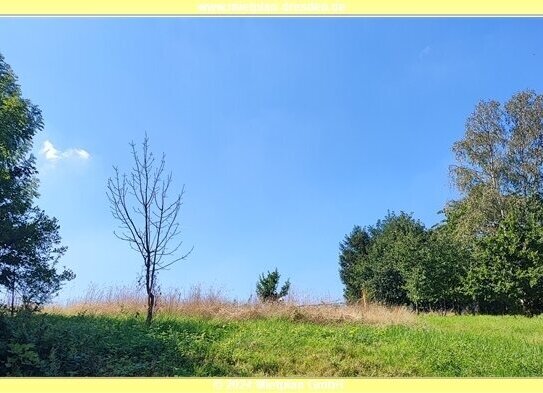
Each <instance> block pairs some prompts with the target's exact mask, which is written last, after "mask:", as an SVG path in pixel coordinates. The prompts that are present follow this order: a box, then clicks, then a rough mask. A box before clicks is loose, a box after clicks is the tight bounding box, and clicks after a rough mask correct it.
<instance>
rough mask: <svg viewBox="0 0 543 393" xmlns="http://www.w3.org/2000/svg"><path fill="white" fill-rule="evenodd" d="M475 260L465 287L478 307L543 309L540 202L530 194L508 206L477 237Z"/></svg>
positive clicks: (491, 309) (496, 310) (530, 312)
mask: <svg viewBox="0 0 543 393" xmlns="http://www.w3.org/2000/svg"><path fill="white" fill-rule="evenodd" d="M475 261H476V264H475V265H474V266H473V269H471V270H470V271H469V276H468V282H469V286H468V290H469V293H470V294H471V295H472V297H473V298H474V299H476V300H477V301H478V302H479V304H480V307H481V309H482V311H484V312H491V313H520V312H521V313H525V314H528V315H533V314H539V313H541V312H543V297H542V294H543V202H542V201H541V200H540V199H538V198H531V199H528V200H526V201H523V203H519V204H517V205H516V206H515V207H514V208H512V209H511V210H509V212H508V213H507V215H506V216H505V218H504V220H502V221H501V223H500V225H499V227H498V228H497V230H496V232H495V233H493V234H492V235H490V236H487V237H485V238H482V239H481V240H480V241H479V243H478V247H477V249H476V254H475Z"/></svg>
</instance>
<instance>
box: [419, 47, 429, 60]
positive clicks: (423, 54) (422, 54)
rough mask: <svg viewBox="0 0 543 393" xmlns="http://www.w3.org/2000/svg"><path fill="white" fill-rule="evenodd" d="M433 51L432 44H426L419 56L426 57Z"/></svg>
mask: <svg viewBox="0 0 543 393" xmlns="http://www.w3.org/2000/svg"><path fill="white" fill-rule="evenodd" d="M431 51H432V48H431V47H430V46H426V47H425V48H424V49H423V50H421V51H420V53H419V58H420V59H422V58H423V57H426V56H428V55H429V54H430V52H431Z"/></svg>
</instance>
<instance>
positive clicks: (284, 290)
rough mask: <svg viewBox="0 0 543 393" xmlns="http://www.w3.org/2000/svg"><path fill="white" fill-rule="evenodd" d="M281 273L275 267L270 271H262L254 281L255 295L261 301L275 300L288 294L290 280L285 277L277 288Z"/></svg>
mask: <svg viewBox="0 0 543 393" xmlns="http://www.w3.org/2000/svg"><path fill="white" fill-rule="evenodd" d="M280 278H281V275H280V274H279V272H278V271H277V269H275V270H274V271H272V272H267V273H266V274H264V273H262V274H261V275H260V277H259V278H258V282H257V283H256V295H257V296H258V298H259V299H260V300H261V301H263V302H276V301H278V300H281V299H282V298H284V297H285V296H287V295H288V291H289V289H290V281H289V280H288V279H287V280H286V281H285V283H284V284H283V286H282V287H281V290H279V289H278V288H279V279H280Z"/></svg>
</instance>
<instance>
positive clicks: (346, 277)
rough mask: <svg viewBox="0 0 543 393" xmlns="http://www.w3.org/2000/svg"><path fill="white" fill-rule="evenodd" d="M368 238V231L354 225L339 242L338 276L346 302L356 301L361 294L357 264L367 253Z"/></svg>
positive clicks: (359, 270) (359, 271) (359, 269)
mask: <svg viewBox="0 0 543 393" xmlns="http://www.w3.org/2000/svg"><path fill="white" fill-rule="evenodd" d="M370 240H371V239H370V235H369V234H368V232H367V231H366V230H365V229H363V228H361V227H359V226H358V225H356V226H355V227H354V228H353V230H352V231H351V233H349V234H348V235H345V239H344V240H343V241H342V242H341V243H340V244H339V253H340V254H339V277H340V279H341V281H342V282H343V285H344V289H343V296H344V297H345V300H347V301H348V302H354V301H357V300H359V299H360V298H361V296H362V290H363V288H361V286H360V279H361V278H360V274H361V273H362V272H361V267H360V266H359V264H360V261H361V258H363V257H364V256H366V255H367V253H368V249H369V246H370Z"/></svg>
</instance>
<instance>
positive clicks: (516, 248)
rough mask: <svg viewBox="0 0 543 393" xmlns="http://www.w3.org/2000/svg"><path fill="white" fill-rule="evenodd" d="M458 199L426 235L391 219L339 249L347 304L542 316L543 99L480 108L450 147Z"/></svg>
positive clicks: (407, 218) (412, 222) (522, 97)
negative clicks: (360, 302)
mask: <svg viewBox="0 0 543 393" xmlns="http://www.w3.org/2000/svg"><path fill="white" fill-rule="evenodd" d="M452 149H453V152H454V154H455V163H454V164H453V165H451V167H450V176H451V179H452V181H453V183H454V185H455V186H456V188H457V189H458V191H459V192H460V196H461V197H460V198H459V199H458V200H454V201H450V202H448V203H447V204H446V205H445V206H444V208H443V210H442V212H441V213H442V214H443V220H442V221H441V222H440V223H439V224H437V225H435V226H433V227H431V228H426V227H425V226H424V225H423V224H422V223H421V222H420V221H419V220H417V219H415V218H414V217H413V215H412V214H406V213H404V212H400V213H399V214H396V213H394V212H389V213H388V214H387V215H386V216H385V217H384V219H382V220H379V221H378V222H377V223H376V224H375V225H370V226H365V227H360V226H355V227H354V228H353V230H352V231H351V232H350V233H349V234H347V235H346V236H345V239H344V240H343V241H342V242H341V243H340V256H339V273H340V278H341V280H342V282H343V284H344V296H345V298H346V300H347V301H350V302H354V301H358V300H360V299H369V300H373V301H377V302H382V303H384V304H388V305H405V306H411V307H413V308H414V309H416V310H424V311H429V310H442V311H446V310H454V311H457V312H464V311H470V312H481V313H490V314H526V315H534V314H540V313H542V312H543V96H542V95H538V94H536V93H535V92H534V91H531V90H526V91H521V92H519V93H517V94H515V95H513V96H512V97H511V98H510V99H509V100H508V101H507V102H505V103H500V102H498V101H495V100H490V101H481V102H480V103H478V104H477V105H476V107H475V110H474V111H473V113H472V114H471V115H470V116H469V117H468V119H467V121H466V125H465V133H464V136H463V138H462V139H461V140H459V141H457V142H456V143H454V145H453V146H452Z"/></svg>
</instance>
